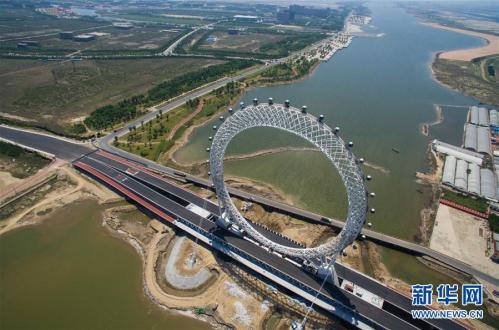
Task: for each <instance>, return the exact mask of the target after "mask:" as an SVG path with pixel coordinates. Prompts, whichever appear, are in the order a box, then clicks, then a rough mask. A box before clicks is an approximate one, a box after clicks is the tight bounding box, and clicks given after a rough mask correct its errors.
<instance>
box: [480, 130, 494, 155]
mask: <svg viewBox="0 0 499 330" xmlns="http://www.w3.org/2000/svg"><path fill="white" fill-rule="evenodd" d="M477 151H478V152H479V153H482V154H489V155H490V154H491V150H490V130H489V128H488V127H482V126H479V127H478V133H477Z"/></svg>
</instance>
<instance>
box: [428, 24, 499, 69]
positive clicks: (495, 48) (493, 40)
mask: <svg viewBox="0 0 499 330" xmlns="http://www.w3.org/2000/svg"><path fill="white" fill-rule="evenodd" d="M422 24H424V25H427V26H430V27H433V28H437V29H442V30H446V31H452V32H457V33H461V34H466V35H469V36H473V37H477V38H480V39H483V40H485V41H486V42H487V45H485V46H480V47H473V48H465V49H457V50H450V51H443V52H441V53H439V54H438V55H437V57H438V58H441V59H444V60H458V61H468V62H469V61H471V60H473V59H475V58H478V57H483V56H489V55H495V54H499V37H498V36H495V35H492V34H486V33H481V32H475V31H471V30H464V29H458V28H453V27H449V26H445V25H441V24H437V23H430V22H424V23H422Z"/></svg>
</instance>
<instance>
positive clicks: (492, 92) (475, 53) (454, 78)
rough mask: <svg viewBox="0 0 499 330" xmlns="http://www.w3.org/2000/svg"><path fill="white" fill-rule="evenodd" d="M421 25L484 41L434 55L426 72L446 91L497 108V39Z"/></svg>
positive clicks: (498, 93)
mask: <svg viewBox="0 0 499 330" xmlns="http://www.w3.org/2000/svg"><path fill="white" fill-rule="evenodd" d="M421 24H423V25H426V26H429V27H432V28H436V29H441V30H446V31H451V32H456V33H461V34H465V35H469V36H472V37H477V38H480V39H483V40H485V41H486V42H487V45H486V46H481V47H474V48H464V49H458V50H452V51H441V52H438V53H436V54H435V56H434V58H433V61H432V63H431V65H430V69H431V74H432V77H433V79H434V80H435V81H437V82H439V83H440V84H442V85H443V86H445V87H446V88H449V89H453V90H457V91H458V92H460V93H463V94H465V95H469V96H472V97H474V98H476V99H477V100H478V101H480V102H483V103H486V104H493V105H499V92H498V89H497V79H496V78H495V71H496V70H497V66H498V65H497V63H498V62H499V60H498V59H497V57H499V37H498V36H495V35H491V34H485V33H480V32H475V31H470V30H464V29H457V28H453V27H448V26H444V25H440V24H437V23H432V22H421ZM489 67H491V68H492V69H489ZM489 70H492V71H491V72H494V74H493V75H490V74H489ZM422 129H423V130H424V128H422Z"/></svg>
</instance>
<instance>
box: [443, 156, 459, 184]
mask: <svg viewBox="0 0 499 330" xmlns="http://www.w3.org/2000/svg"><path fill="white" fill-rule="evenodd" d="M456 161H457V160H456V157H454V156H447V157H445V165H444V172H443V175H442V183H444V184H448V185H451V186H452V185H454V179H455V174H456Z"/></svg>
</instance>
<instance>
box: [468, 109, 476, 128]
mask: <svg viewBox="0 0 499 330" xmlns="http://www.w3.org/2000/svg"><path fill="white" fill-rule="evenodd" d="M469 119H470V120H469V122H470V123H471V124H475V125H478V107H477V106H472V107H471V108H470V116H469Z"/></svg>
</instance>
